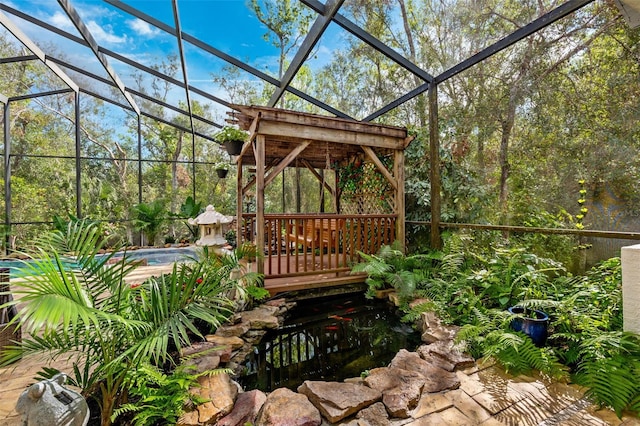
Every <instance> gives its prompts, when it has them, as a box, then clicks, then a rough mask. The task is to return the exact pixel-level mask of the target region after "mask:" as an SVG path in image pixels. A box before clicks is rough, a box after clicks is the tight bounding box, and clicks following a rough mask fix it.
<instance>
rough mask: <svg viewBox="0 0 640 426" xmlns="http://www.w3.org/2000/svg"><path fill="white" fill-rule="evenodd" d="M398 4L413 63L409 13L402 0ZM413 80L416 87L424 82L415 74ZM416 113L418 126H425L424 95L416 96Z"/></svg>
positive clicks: (414, 47) (412, 42) (414, 50)
mask: <svg viewBox="0 0 640 426" xmlns="http://www.w3.org/2000/svg"><path fill="white" fill-rule="evenodd" d="M398 4H399V5H400V13H401V14H402V24H403V25H404V32H405V34H406V36H407V44H408V45H409V59H410V60H411V62H413V63H414V64H417V55H416V45H415V42H414V41H413V34H412V33H411V26H410V25H409V15H408V14H407V6H406V4H405V1H404V0H398ZM413 81H414V83H415V85H416V87H418V86H420V85H421V84H423V83H424V81H422V80H421V79H420V77H418V76H417V75H414V76H413ZM416 110H417V112H416V114H417V116H418V125H419V126H420V127H423V128H424V127H426V126H427V105H426V102H425V97H424V95H420V96H418V97H417V98H416Z"/></svg>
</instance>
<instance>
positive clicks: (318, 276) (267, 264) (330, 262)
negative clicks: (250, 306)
mask: <svg viewBox="0 0 640 426" xmlns="http://www.w3.org/2000/svg"><path fill="white" fill-rule="evenodd" d="M296 254H297V256H291V257H287V256H280V257H278V256H271V257H267V258H266V259H265V260H264V261H263V262H264V270H265V280H264V287H265V288H266V289H267V290H269V293H271V295H272V296H274V295H276V294H278V293H284V292H291V291H300V290H313V289H318V288H326V287H337V286H344V285H348V284H360V283H364V280H365V279H366V275H365V274H351V273H350V271H351V268H349V267H341V266H339V265H336V263H335V262H336V261H338V260H339V259H340V258H342V257H344V256H343V254H341V253H338V255H337V256H336V255H335V253H332V256H328V255H327V254H324V256H323V260H322V262H323V263H322V264H320V263H319V262H320V259H319V255H316V256H312V255H311V253H296ZM305 254H307V256H304V255H305ZM256 266H257V265H255V264H254V265H253V266H252V267H253V269H254V270H257V267H256ZM278 271H280V272H281V273H277V272H278ZM282 271H300V272H297V273H288V274H287V273H282Z"/></svg>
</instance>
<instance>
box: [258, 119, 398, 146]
mask: <svg viewBox="0 0 640 426" xmlns="http://www.w3.org/2000/svg"><path fill="white" fill-rule="evenodd" d="M259 134H261V135H264V136H266V137H267V138H270V137H274V138H290V139H310V140H313V141H316V142H332V143H339V144H347V145H358V146H371V147H375V148H387V149H403V148H404V138H402V139H399V138H397V137H395V136H391V135H384V134H370V133H358V132H354V131H344V130H341V129H331V128H321V127H313V126H308V125H304V124H296V123H278V122H274V121H268V120H266V119H265V118H264V117H263V118H262V120H261V121H260V131H259Z"/></svg>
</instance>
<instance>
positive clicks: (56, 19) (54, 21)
mask: <svg viewBox="0 0 640 426" xmlns="http://www.w3.org/2000/svg"><path fill="white" fill-rule="evenodd" d="M49 23H50V24H51V25H53V26H55V27H57V28H61V29H65V30H68V29H71V28H75V27H74V26H73V23H71V21H70V20H69V18H68V17H67V15H65V14H64V13H62V12H56V13H54V14H53V16H51V18H49Z"/></svg>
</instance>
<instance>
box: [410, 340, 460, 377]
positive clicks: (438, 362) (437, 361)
mask: <svg viewBox="0 0 640 426" xmlns="http://www.w3.org/2000/svg"><path fill="white" fill-rule="evenodd" d="M416 353H417V354H418V355H420V358H422V359H424V360H425V361H427V362H428V363H429V364H432V365H434V366H435V367H438V368H442V369H443V370H447V371H454V370H455V369H456V366H455V365H453V364H451V363H450V362H449V361H447V360H446V359H444V358H440V357H439V356H437V355H434V354H432V353H431V352H429V349H428V346H427V345H422V346H420V347H419V348H418V349H416Z"/></svg>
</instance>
